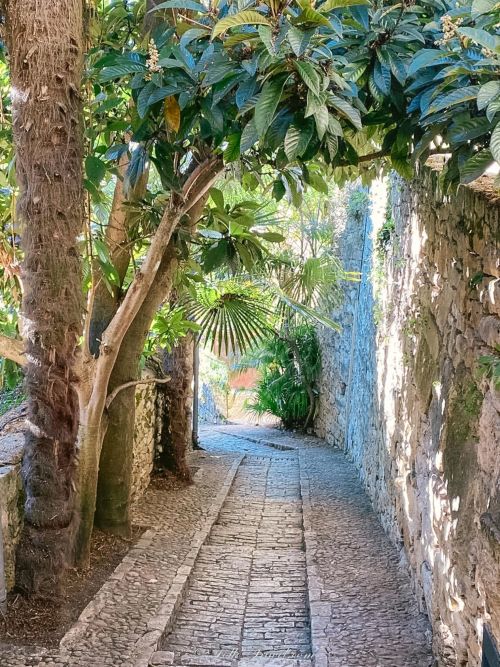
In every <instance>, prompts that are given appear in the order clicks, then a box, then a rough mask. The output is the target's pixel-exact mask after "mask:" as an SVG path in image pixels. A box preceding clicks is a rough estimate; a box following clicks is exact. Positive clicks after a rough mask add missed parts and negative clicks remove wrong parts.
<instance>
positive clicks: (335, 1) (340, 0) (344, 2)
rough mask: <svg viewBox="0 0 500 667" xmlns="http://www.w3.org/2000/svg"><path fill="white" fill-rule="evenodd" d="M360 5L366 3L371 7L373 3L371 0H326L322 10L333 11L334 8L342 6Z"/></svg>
mask: <svg viewBox="0 0 500 667" xmlns="http://www.w3.org/2000/svg"><path fill="white" fill-rule="evenodd" d="M358 5H365V6H367V7H369V6H370V5H371V2H370V0H326V2H324V3H323V4H322V5H321V11H322V12H331V11H332V10H333V9H339V8H341V7H356V6H358Z"/></svg>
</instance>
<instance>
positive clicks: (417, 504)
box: [317, 170, 500, 667]
mask: <svg viewBox="0 0 500 667" xmlns="http://www.w3.org/2000/svg"><path fill="white" fill-rule="evenodd" d="M484 185H485V183H482V184H480V186H478V188H477V189H476V190H473V189H471V188H461V189H460V190H459V192H458V194H456V195H454V196H449V197H447V196H445V195H443V193H442V192H441V190H440V187H439V183H438V173H437V172H436V171H431V170H426V171H425V172H424V173H423V174H422V176H421V178H420V179H419V180H418V181H415V182H412V183H411V184H406V183H403V182H402V181H400V180H399V179H393V180H392V182H391V183H390V184H389V190H390V193H389V199H390V206H389V207H388V209H386V201H387V198H386V194H387V193H386V188H387V186H386V185H385V184H383V183H377V184H375V186H374V187H373V188H372V193H371V196H372V206H371V210H370V211H367V214H366V216H365V226H364V229H363V230H361V229H360V227H359V220H351V221H350V222H349V223H348V225H347V226H346V229H345V233H344V235H343V238H341V240H340V246H339V251H340V254H341V257H342V258H343V259H344V261H345V263H346V265H347V267H346V268H349V269H354V270H356V269H358V268H359V270H361V271H362V272H363V279H362V281H361V282H360V284H359V286H358V289H357V290H356V289H354V287H352V288H350V290H348V292H347V294H346V299H345V302H344V304H343V306H342V307H341V308H340V309H339V311H338V312H337V313H334V316H336V317H337V319H338V320H339V321H340V323H341V324H342V325H343V330H342V333H341V334H338V335H335V334H331V333H327V332H323V333H322V339H323V345H324V355H323V377H322V387H321V388H322V399H321V403H320V409H319V415H318V419H317V430H318V433H319V434H320V435H322V436H325V437H326V438H327V439H328V440H329V441H330V442H332V443H333V444H336V445H338V446H340V447H342V448H344V449H345V450H346V452H347V453H348V455H349V457H351V458H352V459H353V460H354V462H355V463H356V465H357V467H358V469H359V471H360V475H361V477H362V479H363V482H364V484H365V486H366V488H367V490H368V492H369V494H370V497H371V498H372V501H373V504H374V506H375V508H376V509H377V511H378V512H379V515H380V517H381V521H382V523H383V525H384V528H385V529H386V531H387V532H388V533H389V535H390V536H391V538H392V540H393V541H394V542H395V543H396V544H397V545H398V546H399V547H400V552H401V557H402V562H403V563H404V564H405V565H406V566H407V567H408V568H409V569H410V571H411V574H412V577H413V581H414V586H415V592H416V595H417V597H418V599H419V601H420V604H421V606H422V609H425V610H426V611H427V613H428V615H429V618H430V620H431V622H432V626H433V630H434V649H435V654H436V656H437V661H438V664H439V665H443V666H446V667H448V666H450V667H451V666H453V667H456V666H459V665H468V666H469V667H477V666H478V665H480V662H481V659H480V655H481V643H482V634H483V625H484V624H487V625H488V626H489V628H490V630H491V633H492V634H493V635H494V636H495V637H496V639H497V641H498V640H499V639H500V498H499V481H500V414H499V410H500V393H499V392H498V391H495V389H494V387H493V385H492V382H491V381H490V380H488V379H485V378H484V377H481V376H480V375H479V374H478V359H479V358H480V357H481V356H487V357H488V358H489V359H490V361H491V360H493V359H495V358H497V357H495V354H496V353H495V349H494V347H495V345H498V344H500V319H499V315H500V279H499V278H500V266H499V264H500V260H499V238H500V237H499V220H500V200H498V199H495V198H494V197H493V196H492V195H491V194H488V192H487V191H484V190H483V189H481V188H484ZM486 185H487V184H486ZM360 235H361V239H360V240H359V237H360ZM352 239H356V243H358V241H359V248H363V252H362V253H360V252H359V250H358V251H356V250H353V249H352V247H351V245H352ZM384 239H385V241H386V243H384V242H383V240H384Z"/></svg>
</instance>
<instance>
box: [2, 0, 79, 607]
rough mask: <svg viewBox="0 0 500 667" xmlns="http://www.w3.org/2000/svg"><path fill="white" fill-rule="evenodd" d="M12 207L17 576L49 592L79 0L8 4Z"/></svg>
mask: <svg viewBox="0 0 500 667" xmlns="http://www.w3.org/2000/svg"><path fill="white" fill-rule="evenodd" d="M6 21H7V37H8V45H9V59H10V71H11V80H12V91H13V94H12V106H13V128H14V142H15V148H16V170H17V179H18V184H19V188H20V198H19V203H18V212H19V217H20V220H21V221H22V225H23V231H22V244H23V249H24V256H25V259H24V265H23V279H24V285H25V291H24V295H23V316H24V335H25V339H26V352H27V355H26V356H27V365H26V392H27V396H28V427H29V429H28V434H27V437H26V449H25V454H24V460H23V467H22V474H23V480H24V486H25V492H26V503H25V514H24V529H23V533H22V537H21V542H20V544H19V547H18V550H17V564H16V567H17V573H16V574H17V583H18V585H19V586H20V587H21V588H22V589H24V590H25V591H26V592H28V593H37V594H40V595H50V596H51V597H52V596H54V594H55V593H56V592H57V588H58V582H59V581H60V578H61V574H62V573H63V571H64V567H65V565H66V563H67V561H68V559H69V557H70V547H71V542H72V536H73V534H74V531H75V509H74V490H75V462H76V437H77V431H78V415H79V411H78V398H77V395H76V391H75V388H74V385H75V383H76V380H77V378H76V377H75V372H74V368H75V354H76V349H77V345H78V339H79V336H80V334H81V321H82V314H83V304H82V298H81V268H80V261H79V253H78V247H77V237H78V235H79V233H80V232H81V228H82V220H83V193H82V167H81V165H82V159H83V151H82V134H81V111H82V109H81V98H80V94H79V89H80V84H81V75H82V53H83V46H82V40H83V24H82V2H81V0H66V1H65V2H43V3H41V2H39V1H38V0H23V1H22V2H19V1H18V0H8V1H7V3H6Z"/></svg>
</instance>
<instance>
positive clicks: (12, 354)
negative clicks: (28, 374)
mask: <svg viewBox="0 0 500 667" xmlns="http://www.w3.org/2000/svg"><path fill="white" fill-rule="evenodd" d="M0 357H4V359H10V360H11V361H14V362H15V363H16V364H19V365H20V366H26V357H25V355H24V344H23V341H22V340H19V339H17V338H9V336H3V335H1V334H0Z"/></svg>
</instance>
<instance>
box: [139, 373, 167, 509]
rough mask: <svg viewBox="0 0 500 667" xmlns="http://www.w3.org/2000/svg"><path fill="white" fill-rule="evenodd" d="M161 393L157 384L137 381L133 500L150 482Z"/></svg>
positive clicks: (146, 374) (145, 375)
mask: <svg viewBox="0 0 500 667" xmlns="http://www.w3.org/2000/svg"><path fill="white" fill-rule="evenodd" d="M154 376H155V373H154V372H153V371H152V370H150V369H145V370H144V372H143V377H145V378H153V377H154ZM162 400H164V394H163V393H162V392H161V391H158V389H157V385H156V384H153V383H150V384H144V385H138V386H137V389H136V392H135V433H134V452H133V462H132V500H133V501H136V500H138V499H139V498H140V497H141V496H142V494H143V493H144V492H145V491H146V489H147V488H148V486H149V482H150V479H151V473H152V471H153V463H154V457H155V444H156V442H157V439H158V433H159V431H160V428H161V425H160V424H159V423H158V420H159V419H160V418H161V414H162V411H161V410H160V409H159V405H158V403H159V402H160V401H162Z"/></svg>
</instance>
